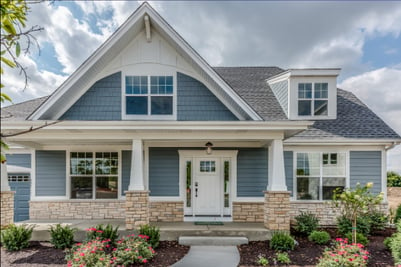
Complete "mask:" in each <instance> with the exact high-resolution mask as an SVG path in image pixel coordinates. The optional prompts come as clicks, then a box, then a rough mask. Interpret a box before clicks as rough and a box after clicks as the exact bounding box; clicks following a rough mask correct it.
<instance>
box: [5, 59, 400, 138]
mask: <svg viewBox="0 0 401 267" xmlns="http://www.w3.org/2000/svg"><path fill="white" fill-rule="evenodd" d="M214 70H215V71H216V72H217V73H218V74H219V75H220V76H221V77H222V78H223V79H224V80H225V81H226V82H227V84H229V85H230V86H231V87H232V89H233V90H234V91H235V92H236V93H237V94H238V95H239V96H241V97H242V98H243V99H244V100H245V101H246V102H247V103H248V104H249V105H250V106H251V107H252V108H253V109H254V110H255V111H256V112H257V113H258V114H259V115H260V116H261V117H262V118H263V119H264V120H265V121H278V120H288V118H287V117H286V115H285V113H284V111H283V110H282V108H281V106H280V104H279V103H278V101H277V99H276V98H275V96H274V94H273V92H272V90H271V88H270V87H269V86H268V85H267V83H266V79H268V78H269V77H272V76H274V75H277V74H279V73H281V72H283V71H284V70H283V69H280V68H277V67H216V68H214ZM47 98H48V97H41V98H37V99H33V100H30V101H26V102H23V103H19V104H15V105H11V106H8V107H4V108H2V109H1V120H2V121H11V120H13V121H15V120H25V119H26V118H27V117H28V116H29V115H30V114H31V113H32V112H33V111H34V110H35V109H36V108H38V107H39V106H40V105H41V104H42V103H43V102H44V101H45V100H46V99H47ZM342 138H343V139H344V138H347V139H349V138H355V139H400V138H401V137H400V136H399V135H398V134H397V133H396V132H395V131H394V130H393V129H391V128H390V127H389V126H388V125H387V124H386V123H385V122H384V121H383V120H382V119H380V118H379V117H378V116H377V115H376V114H375V113H374V112H373V111H371V110H370V109H369V108H368V107H367V106H366V105H365V104H363V103H362V102H361V101H360V100H359V99H358V98H357V97H356V96H355V95H354V94H352V93H351V92H348V91H345V90H342V89H338V90H337V119H335V120H319V121H315V122H314V124H313V125H312V126H311V127H310V128H309V129H308V130H305V131H303V132H300V133H298V134H296V135H294V136H293V137H291V138H289V139H287V141H301V140H332V139H342Z"/></svg>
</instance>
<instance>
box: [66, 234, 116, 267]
mask: <svg viewBox="0 0 401 267" xmlns="http://www.w3.org/2000/svg"><path fill="white" fill-rule="evenodd" d="M109 241H110V240H100V239H99V238H98V239H97V240H92V241H89V242H86V243H78V244H76V245H75V246H73V247H72V248H71V249H70V250H69V251H68V252H67V253H66V257H65V259H66V260H67V266H68V267H81V266H96V267H110V266H113V263H114V262H113V261H112V260H111V256H110V255H108V254H106V251H105V249H106V246H107V245H108V242H109Z"/></svg>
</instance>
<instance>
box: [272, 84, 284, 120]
mask: <svg viewBox="0 0 401 267" xmlns="http://www.w3.org/2000/svg"><path fill="white" fill-rule="evenodd" d="M270 88H271V89H272V91H273V93H274V95H275V96H276V98H277V101H278V102H279V104H280V106H281V107H282V109H283V111H284V113H285V115H287V117H288V81H281V82H277V83H275V84H271V85H270Z"/></svg>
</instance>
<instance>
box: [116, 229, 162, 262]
mask: <svg viewBox="0 0 401 267" xmlns="http://www.w3.org/2000/svg"><path fill="white" fill-rule="evenodd" d="M148 239H149V237H148V236H145V235H138V236H135V235H129V236H127V237H123V238H121V239H120V240H119V241H117V248H115V249H114V251H113V260H114V261H115V262H116V263H118V264H120V265H123V266H127V265H129V264H134V263H147V262H148V260H149V259H151V258H152V257H153V255H154V254H155V251H154V250H153V248H152V247H151V246H150V245H149V243H148V242H147V241H148Z"/></svg>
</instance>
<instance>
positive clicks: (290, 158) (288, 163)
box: [284, 151, 294, 196]
mask: <svg viewBox="0 0 401 267" xmlns="http://www.w3.org/2000/svg"><path fill="white" fill-rule="evenodd" d="M284 171H285V183H286V184H287V190H288V191H290V192H291V193H290V194H291V196H293V195H294V192H293V190H294V152H292V151H284Z"/></svg>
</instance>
